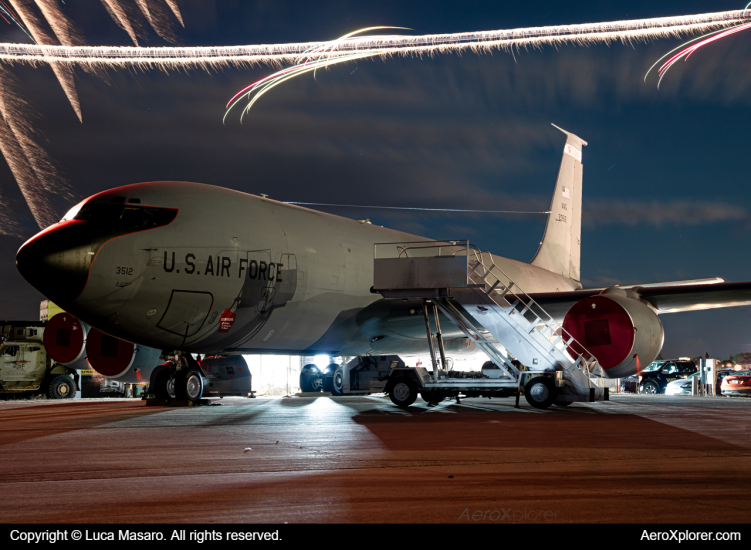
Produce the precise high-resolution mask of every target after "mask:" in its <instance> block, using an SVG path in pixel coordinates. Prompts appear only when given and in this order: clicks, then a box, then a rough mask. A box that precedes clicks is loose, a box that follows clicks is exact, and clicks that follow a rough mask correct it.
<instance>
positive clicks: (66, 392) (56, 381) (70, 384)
mask: <svg viewBox="0 0 751 550" xmlns="http://www.w3.org/2000/svg"><path fill="white" fill-rule="evenodd" d="M75 395H76V383H75V382H74V381H73V379H72V378H71V377H70V376H67V375H65V374H60V375H58V376H56V377H55V378H53V379H52V381H51V382H50V386H49V389H48V390H47V396H48V397H49V398H50V399H70V398H72V397H75Z"/></svg>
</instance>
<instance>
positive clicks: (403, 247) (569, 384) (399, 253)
mask: <svg viewBox="0 0 751 550" xmlns="http://www.w3.org/2000/svg"><path fill="white" fill-rule="evenodd" d="M374 289H375V290H377V291H378V292H380V293H381V294H382V295H383V296H384V297H386V298H389V297H392V298H399V297H400V298H413V299H414V298H422V299H424V300H426V301H431V302H433V303H434V304H435V306H436V307H437V308H438V309H439V310H440V311H441V312H442V313H443V314H444V315H445V316H446V317H448V319H449V320H451V322H452V323H453V324H455V325H456V326H457V327H458V328H459V329H460V330H461V331H462V332H463V333H464V334H465V335H466V336H467V337H468V338H470V339H471V340H472V341H473V342H474V343H475V344H476V345H477V346H478V347H479V348H480V349H481V350H482V351H483V352H485V354H486V355H487V356H488V358H489V359H490V360H491V361H492V362H493V363H494V364H495V365H497V366H498V367H499V368H500V369H501V370H502V371H503V372H504V374H505V375H506V376H507V377H510V378H511V379H513V380H515V381H518V382H521V380H522V378H523V376H524V374H529V373H530V372H542V373H545V372H547V373H550V372H552V371H556V372H562V373H563V376H560V377H559V378H561V379H562V381H563V383H562V386H563V387H566V388H567V389H568V390H569V393H574V394H577V395H579V396H582V397H584V396H586V397H587V398H588V400H589V399H592V398H594V399H600V398H601V397H602V389H601V388H599V387H597V384H595V383H593V380H592V378H593V375H592V372H593V371H596V368H597V365H596V360H594V358H593V356H592V355H591V354H590V353H588V352H587V351H586V349H585V348H584V346H582V345H581V344H580V343H579V342H578V341H576V339H575V338H574V337H573V336H571V335H570V334H569V333H568V332H566V331H565V330H564V328H563V327H562V326H561V324H560V323H558V322H557V321H556V320H555V319H554V318H553V317H552V316H550V315H549V314H548V313H547V312H546V311H545V310H544V309H543V308H542V306H540V304H538V303H537V302H536V301H535V300H534V299H533V298H532V297H530V296H529V295H528V294H527V293H526V292H525V291H524V290H523V289H522V288H521V287H520V286H519V285H518V284H517V283H516V282H515V281H513V280H512V279H511V277H509V276H508V275H507V274H506V273H505V272H504V271H503V270H502V269H501V268H500V267H499V266H498V265H497V264H496V263H495V262H494V261H493V257H492V255H491V254H490V253H487V252H481V251H480V250H479V249H477V248H476V247H475V246H474V245H471V244H470V243H469V242H468V241H428V242H419V243H384V244H378V245H376V253H375V263H374ZM499 345H500V346H503V348H505V349H506V350H507V351H508V352H509V353H510V354H511V355H513V356H514V357H515V358H516V359H517V360H518V362H519V363H521V364H522V365H524V367H525V372H524V374H523V373H522V371H521V369H520V368H519V366H517V365H515V364H514V363H512V362H511V361H510V360H509V359H508V357H507V356H506V355H505V354H504V353H503V352H501V351H500V350H499V349H498V347H499ZM431 346H432V342H431ZM588 358H591V359H588Z"/></svg>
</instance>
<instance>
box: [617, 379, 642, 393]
mask: <svg viewBox="0 0 751 550" xmlns="http://www.w3.org/2000/svg"><path fill="white" fill-rule="evenodd" d="M621 393H639V377H638V376H629V377H628V378H621Z"/></svg>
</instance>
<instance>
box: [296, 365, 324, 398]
mask: <svg viewBox="0 0 751 550" xmlns="http://www.w3.org/2000/svg"><path fill="white" fill-rule="evenodd" d="M322 385H323V380H322V377H321V371H319V370H318V367H316V366H315V365H305V366H304V367H303V368H302V370H301V371H300V391H302V392H305V393H307V392H319V391H321V386H322Z"/></svg>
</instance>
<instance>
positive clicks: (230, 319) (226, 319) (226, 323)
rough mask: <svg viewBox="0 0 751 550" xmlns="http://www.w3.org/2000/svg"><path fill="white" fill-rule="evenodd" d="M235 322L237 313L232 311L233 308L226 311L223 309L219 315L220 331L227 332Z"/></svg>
mask: <svg viewBox="0 0 751 550" xmlns="http://www.w3.org/2000/svg"><path fill="white" fill-rule="evenodd" d="M234 323H235V314H234V313H233V312H232V310H231V309H229V308H227V309H225V310H224V311H222V314H221V315H220V316H219V332H227V331H229V329H231V328H232V325H233V324H234Z"/></svg>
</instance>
